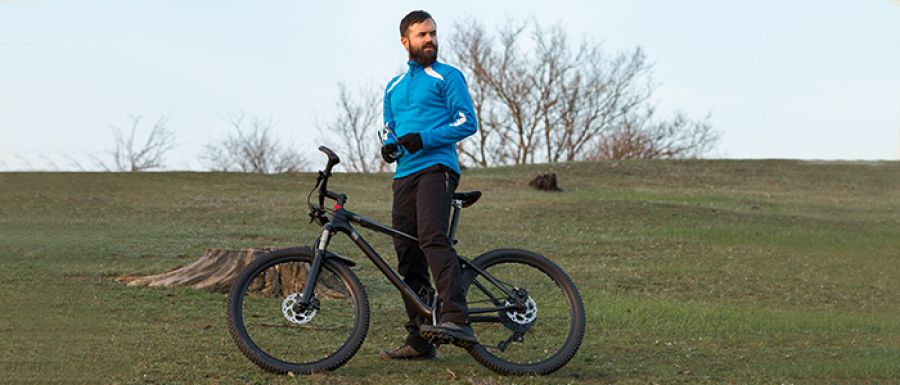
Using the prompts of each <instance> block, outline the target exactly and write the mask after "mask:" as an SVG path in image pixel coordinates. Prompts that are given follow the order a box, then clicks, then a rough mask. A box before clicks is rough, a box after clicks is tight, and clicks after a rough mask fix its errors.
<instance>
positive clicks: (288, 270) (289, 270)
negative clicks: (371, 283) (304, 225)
mask: <svg viewBox="0 0 900 385" xmlns="http://www.w3.org/2000/svg"><path fill="white" fill-rule="evenodd" d="M314 255H315V254H314V251H313V250H312V249H310V248H306V247H304V248H292V249H283V250H277V251H274V252H272V253H270V254H268V255H266V256H264V257H261V258H258V259H257V260H255V261H254V262H252V263H251V264H250V265H249V266H247V267H246V268H245V269H244V271H243V272H242V273H241V274H240V275H239V276H238V277H237V279H235V281H234V286H233V287H232V290H231V295H230V297H229V301H228V330H229V331H230V333H231V336H232V337H233V338H234V341H235V343H237V345H238V348H239V349H240V350H241V352H243V353H244V355H245V356H247V358H249V359H250V361H252V362H253V363H255V364H256V365H258V366H259V367H261V368H263V369H266V370H269V371H272V372H276V373H288V372H290V373H297V374H301V373H302V374H308V373H313V372H319V371H324V370H333V369H336V368H338V367H340V366H341V365H343V364H344V363H346V362H347V361H348V360H350V358H351V357H353V355H354V354H355V353H356V351H357V350H359V347H360V346H361V345H362V342H363V340H364V339H365V337H366V333H367V331H368V328H369V304H368V300H367V299H366V293H365V290H364V289H363V286H362V284H361V283H360V282H359V279H358V278H357V277H356V275H355V274H353V272H352V271H351V270H350V269H349V268H347V267H346V266H344V265H343V264H341V263H339V262H336V261H333V260H327V259H326V260H325V261H323V263H322V270H321V273H320V274H319V278H318V280H317V281H316V294H315V298H314V303H313V305H314V306H312V307H310V308H306V309H304V308H301V307H300V306H299V305H298V303H299V301H300V300H301V299H302V292H303V288H304V287H305V285H306V279H307V274H308V269H309V267H310V266H311V265H312V261H313V258H314Z"/></svg>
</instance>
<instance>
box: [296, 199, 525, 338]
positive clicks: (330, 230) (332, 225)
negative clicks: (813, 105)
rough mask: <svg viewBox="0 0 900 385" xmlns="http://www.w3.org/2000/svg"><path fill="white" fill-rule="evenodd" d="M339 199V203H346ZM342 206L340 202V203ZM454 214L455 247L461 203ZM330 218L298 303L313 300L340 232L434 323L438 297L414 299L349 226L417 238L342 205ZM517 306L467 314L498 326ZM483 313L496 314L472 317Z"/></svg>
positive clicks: (480, 271)
mask: <svg viewBox="0 0 900 385" xmlns="http://www.w3.org/2000/svg"><path fill="white" fill-rule="evenodd" d="M345 199H346V198H344V199H341V200H345ZM340 203H343V202H340ZM451 203H452V207H453V212H452V215H451V218H452V220H451V224H450V232H449V237H450V243H451V244H456V239H455V236H456V227H457V225H458V223H459V214H460V210H462V201H459V200H453V201H452V202H451ZM330 211H331V213H332V214H333V215H332V218H331V220H330V221H328V222H327V223H325V224H323V225H322V227H323V230H322V235H321V236H320V238H319V240H318V241H317V242H316V247H315V250H316V253H315V259H314V260H313V263H312V265H311V266H310V269H309V277H308V279H307V281H306V282H312V283H313V284H312V285H306V287H305V288H304V289H303V296H302V298H303V299H302V300H301V304H302V306H309V305H310V303H311V302H312V300H313V296H314V295H315V294H314V293H315V282H316V280H317V279H318V275H319V272H320V270H321V265H322V261H323V260H324V259H325V258H327V256H328V255H329V254H330V255H334V254H331V253H330V252H327V248H328V243H329V242H330V240H331V239H332V238H333V236H334V234H335V233H336V232H341V233H344V234H346V235H347V236H349V237H350V239H351V240H352V241H353V243H355V244H356V246H357V247H358V248H359V249H360V250H361V251H362V252H363V253H364V254H365V255H366V256H367V257H368V258H369V259H370V260H371V261H372V263H374V264H375V266H376V267H378V270H380V271H381V273H382V274H384V276H385V277H386V278H387V279H388V281H390V282H391V284H393V285H394V287H396V288H397V290H399V291H400V294H401V295H402V296H403V298H405V299H406V300H408V301H411V302H412V303H413V304H415V307H416V309H417V310H418V312H419V314H421V315H423V316H425V317H429V318H432V320H434V319H435V314H434V309H435V308H436V302H437V297H436V298H435V304H430V305H429V304H426V303H425V302H423V300H422V299H421V298H420V297H419V296H418V295H416V294H415V293H414V292H413V290H412V288H410V287H409V285H407V284H406V283H405V282H403V280H402V279H401V278H400V276H399V275H398V274H397V273H396V272H395V271H394V270H393V269H392V268H391V267H390V265H388V263H387V262H385V260H384V259H383V258H381V256H380V255H379V254H378V252H377V251H375V249H374V248H373V247H372V246H371V245H370V244H369V243H368V242H367V241H366V240H365V238H363V236H362V235H361V234H360V233H359V232H357V231H356V229H355V228H353V226H352V225H351V223H356V224H359V225H360V226H363V227H365V228H367V229H370V230H373V231H376V232H379V233H382V234H386V235H390V236H392V237H401V238H407V239H409V240H413V241H418V240H417V239H416V237H413V236H412V235H409V234H407V233H404V232H402V231H399V230H397V229H394V228H392V227H389V226H386V225H383V224H381V223H379V222H377V221H374V220H372V219H369V218H366V217H364V216H362V215H359V214H356V213H354V212H351V211H349V210H347V209H345V208H343V207H342V205H341V204H337V205H335V207H334V209H333V210H330ZM459 261H460V264H461V267H468V268H471V269H473V270H475V271H476V272H478V274H480V275H481V276H483V277H485V278H486V279H487V280H488V281H489V282H490V283H492V284H493V285H494V286H496V287H497V288H499V289H500V290H501V291H503V293H504V294H505V296H506V298H514V295H513V293H512V292H511V291H510V288H508V287H506V285H505V284H504V283H502V282H500V281H499V280H498V279H497V278H496V277H494V276H492V275H491V274H490V273H488V272H487V271H485V270H483V269H481V268H480V267H479V266H478V265H476V264H474V263H472V261H471V260H469V259H468V258H465V257H462V256H460V257H459ZM473 283H474V284H475V286H476V287H478V288H479V289H480V290H482V291H484V293H485V294H486V295H487V296H488V297H489V298H490V299H491V300H492V302H493V303H494V304H498V303H501V300H499V299H497V297H496V296H494V295H493V294H491V292H490V291H489V290H488V289H487V288H486V287H485V286H484V285H483V284H482V283H480V282H478V281H473ZM515 302H516V303H513V304H510V305H505V306H496V307H487V308H471V309H469V314H470V317H469V319H470V322H500V321H501V318H500V316H499V312H501V311H502V312H509V311H518V310H521V309H522V308H523V306H524V305H523V304H521V303H519V301H515ZM485 313H496V314H497V315H495V316H471V315H473V314H485Z"/></svg>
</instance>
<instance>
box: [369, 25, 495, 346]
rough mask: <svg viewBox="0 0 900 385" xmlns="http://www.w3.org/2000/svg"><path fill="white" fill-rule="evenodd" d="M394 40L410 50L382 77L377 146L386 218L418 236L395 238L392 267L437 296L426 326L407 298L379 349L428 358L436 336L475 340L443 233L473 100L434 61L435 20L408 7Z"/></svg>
mask: <svg viewBox="0 0 900 385" xmlns="http://www.w3.org/2000/svg"><path fill="white" fill-rule="evenodd" d="M400 42H401V44H403V47H404V48H406V51H407V52H408V53H409V61H408V65H409V69H408V71H407V72H406V73H404V74H402V75H399V76H397V77H395V78H393V79H391V81H390V82H389V83H388V84H387V87H386V89H385V93H384V123H385V131H386V132H387V136H386V139H385V141H384V145H383V146H382V148H381V153H382V156H383V157H384V159H385V161H387V162H388V163H391V162H393V161H395V160H396V162H397V169H396V171H395V174H394V182H393V186H392V188H393V193H394V199H393V208H392V212H391V218H392V219H391V220H392V225H393V227H394V228H396V229H398V230H400V231H403V232H405V233H408V234H415V235H416V236H417V238H418V242H415V241H411V240H408V239H404V238H399V237H395V238H394V249H395V250H396V251H397V259H398V261H399V262H398V272H399V273H400V275H402V276H403V280H404V282H406V283H407V284H408V285H409V286H410V287H411V288H412V289H413V290H415V291H416V292H418V293H426V292H428V291H431V290H433V289H432V288H431V285H430V284H429V280H428V269H429V268H430V269H431V273H432V274H433V275H434V281H435V286H437V294H438V298H439V300H440V312H439V314H440V315H439V319H440V321H439V323H438V324H437V325H432V324H431V322H430V320H428V321H426V320H424V319H422V317H421V316H419V313H418V312H417V311H416V308H415V307H414V305H413V304H412V303H409V302H405V306H406V312H407V315H408V316H409V321H408V322H407V323H406V325H405V326H406V329H407V331H408V332H409V335H408V336H407V337H406V341H405V343H404V344H403V345H402V346H400V347H399V348H397V349H393V350H382V351H381V353H380V355H381V357H382V358H385V359H398V358H400V359H415V358H433V357H434V356H435V347H434V345H432V344H431V343H430V342H429V338H426V337H434V336H442V337H445V338H446V337H449V339H450V340H451V341H452V342H453V343H454V344H457V345H461V346H465V345H467V344H471V343H475V342H477V340H476V339H475V336H474V333H473V332H472V328H471V327H470V326H469V316H468V309H467V308H466V300H465V297H464V295H463V288H462V285H461V282H460V281H461V275H460V266H459V262H458V259H457V255H456V251H455V250H454V249H453V245H451V244H450V240H449V237H448V235H447V228H448V226H449V225H448V222H449V218H450V201H451V198H452V195H453V192H454V190H455V189H456V187H457V185H458V183H459V172H460V170H459V162H458V160H457V153H456V143H457V142H459V141H460V140H462V139H464V138H466V137H467V136H469V135H472V134H474V133H475V131H476V130H477V123H476V121H475V112H474V109H473V108H472V100H471V98H470V96H469V90H468V87H467V86H466V81H465V78H464V77H463V75H462V72H460V71H459V70H458V69H456V68H454V67H452V66H449V65H447V64H444V63H441V62H439V61H437V55H438V40H437V29H436V25H435V22H434V19H433V18H432V17H431V15H429V14H428V13H427V12H425V11H413V12H410V13H409V14H408V15H406V16H405V17H404V18H403V20H401V21H400Z"/></svg>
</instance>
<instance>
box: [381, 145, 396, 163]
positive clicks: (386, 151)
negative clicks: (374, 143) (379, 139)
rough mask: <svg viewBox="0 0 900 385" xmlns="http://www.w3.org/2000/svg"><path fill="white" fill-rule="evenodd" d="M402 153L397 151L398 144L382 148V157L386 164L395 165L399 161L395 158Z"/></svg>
mask: <svg viewBox="0 0 900 385" xmlns="http://www.w3.org/2000/svg"><path fill="white" fill-rule="evenodd" d="M399 154H400V152H399V151H398V149H397V144H396V143H388V144H385V145H384V146H381V157H382V158H384V161H385V162H388V163H394V161H396V160H397V158H395V156H397V155H399Z"/></svg>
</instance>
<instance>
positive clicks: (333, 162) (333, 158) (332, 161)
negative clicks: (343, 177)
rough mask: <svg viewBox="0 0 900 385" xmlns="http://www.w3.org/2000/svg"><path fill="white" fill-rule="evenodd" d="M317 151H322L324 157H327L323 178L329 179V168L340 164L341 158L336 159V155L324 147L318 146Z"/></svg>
mask: <svg viewBox="0 0 900 385" xmlns="http://www.w3.org/2000/svg"><path fill="white" fill-rule="evenodd" d="M319 151H322V152H324V153H325V155H328V164H327V165H326V166H325V176H326V177H329V176H331V168H332V167H334V165H336V164H338V163H341V158H338V156H337V154H335V153H334V151H331V149H330V148H328V147H325V146H319Z"/></svg>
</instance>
